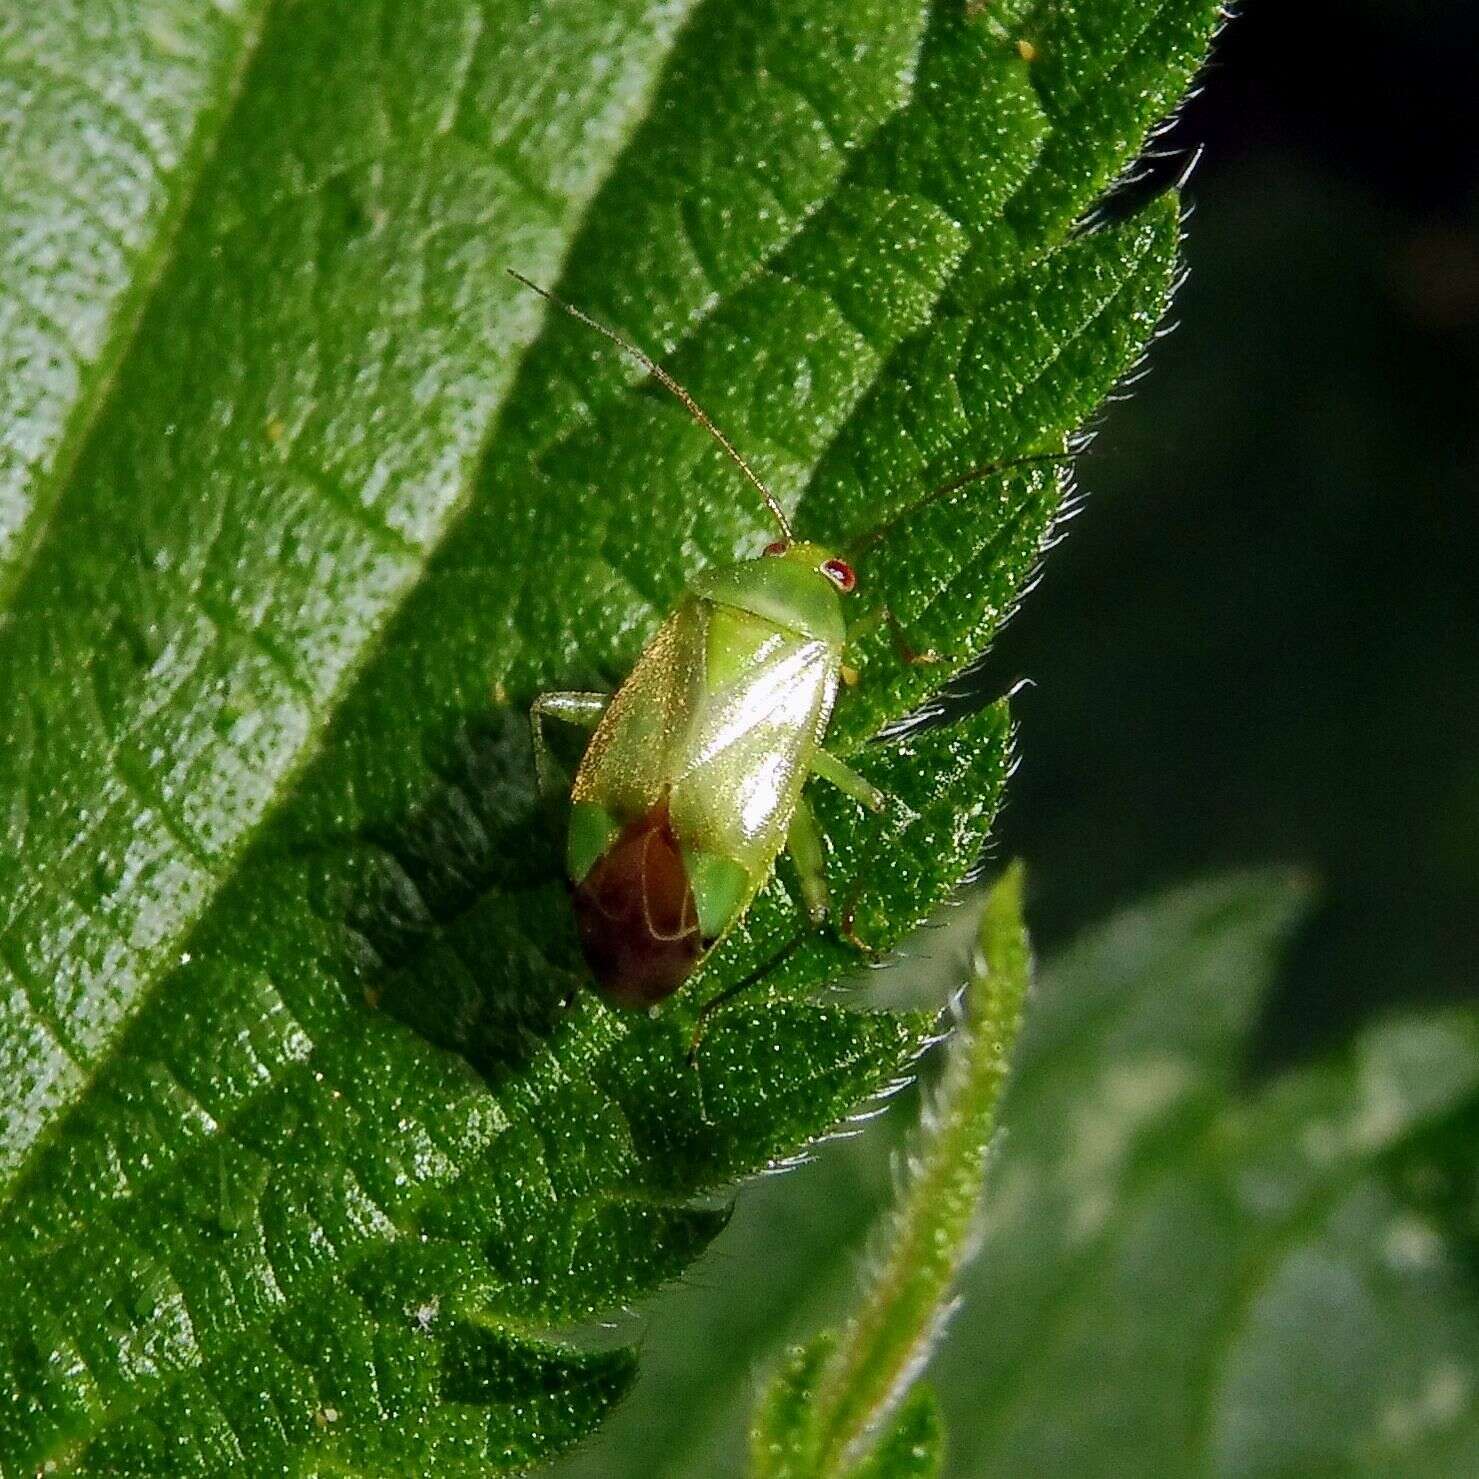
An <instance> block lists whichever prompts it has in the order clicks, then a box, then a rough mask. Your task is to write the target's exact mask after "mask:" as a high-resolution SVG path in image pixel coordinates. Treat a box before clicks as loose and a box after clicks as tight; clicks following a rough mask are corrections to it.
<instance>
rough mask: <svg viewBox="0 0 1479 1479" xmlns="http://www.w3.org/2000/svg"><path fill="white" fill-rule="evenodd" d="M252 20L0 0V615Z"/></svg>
mask: <svg viewBox="0 0 1479 1479" xmlns="http://www.w3.org/2000/svg"><path fill="white" fill-rule="evenodd" d="M264 9H265V5H264V3H263V0H239V3H230V4H220V5H196V4H192V3H190V0H156V3H154V4H150V5H133V6H124V5H114V6H110V7H107V9H106V11H105V12H103V13H100V12H99V10H98V7H96V6H95V5H89V4H88V3H87V0H58V3H56V4H47V5H44V6H35V5H27V4H25V3H24V0H6V3H5V4H4V5H0V180H3V181H4V187H3V189H0V429H3V430H0V606H3V603H4V602H5V601H6V600H7V599H8V598H9V596H10V594H11V592H12V590H13V587H14V584H15V582H16V580H17V579H18V578H19V576H20V573H21V571H22V569H23V568H24V565H25V562H26V560H27V559H28V557H29V555H30V552H31V549H32V545H33V542H34V541H35V540H37V539H39V538H40V536H41V533H42V531H43V530H44V528H45V525H46V520H47V518H48V517H49V515H50V513H51V511H52V508H53V506H54V505H55V502H56V500H57V498H58V496H59V495H60V492H61V489H62V487H63V485H64V484H65V483H66V481H67V479H68V477H69V476H70V474H71V471H72V468H73V466H74V464H75V462H76V459H77V457H78V455H79V453H80V451H81V449H82V447H83V444H84V443H85V441H86V439H87V435H88V432H89V430H90V428H91V426H92V423H93V421H94V418H95V417H96V416H97V414H98V412H99V409H100V408H101V406H102V404H103V402H104V400H105V399H106V397H107V394H108V389H109V384H110V382H111V380H112V377H113V376H114V374H115V373H116V372H117V369H118V366H119V364H120V362H121V360H122V359H123V357H124V355H125V354H126V352H127V349H128V345H129V340H130V338H131V337H132V335H133V332H134V330H135V328H136V327H137V325H138V322H139V318H140V316H141V314H142V313H143V311H144V308H145V305H146V304H147V302H148V299H149V296H150V293H151V292H152V291H153V289H154V287H155V284H156V282H157V280H158V278H159V275H160V273H161V271H162V270H163V269H164V267H165V266H166V265H167V263H168V260H169V257H170V253H171V248H172V245H173V241H174V237H175V234H176V233H177V232H178V230H179V227H180V222H181V219H182V217H183V215H184V213H185V209H186V207H187V205H188V203H189V201H190V198H191V196H192V194H193V192H194V190H195V188H196V186H197V185H198V182H199V179H200V175H201V173H202V170H203V168H204V167H205V164H206V161H207V160H208V159H209V157H210V155H211V153H212V151H213V150H214V148H215V145H216V140H217V138H218V137H219V134H220V131H221V127H222V125H223V123H224V121H225V118H226V116H227V113H228V111H229V108H230V104H231V100H232V98H233V96H234V95H235V93H236V91H237V89H238V88H239V86H240V85H241V79H242V75H243V73H244V71H245V69H246V67H247V65H248V63H249V61H250V59H251V56H252V53H253V51H254V49H255V47H256V45H257V42H258V39H259V37H260V34H261V26H262V13H263V11H264Z"/></svg>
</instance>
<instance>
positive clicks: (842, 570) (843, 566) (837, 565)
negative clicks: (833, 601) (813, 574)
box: [822, 560, 858, 592]
mask: <svg viewBox="0 0 1479 1479" xmlns="http://www.w3.org/2000/svg"><path fill="white" fill-rule="evenodd" d="M822 574H823V575H825V576H826V577H827V579H828V580H830V581H831V582H832V584H833V585H835V586H836V587H837V589H838V590H840V591H843V592H847V591H850V590H852V589H853V587H854V586H856V585H857V583H858V577H857V576H856V575H855V574H853V568H852V566H851V565H849V564H848V563H847V561H846V560H828V561H826V562H825V563H824V564H823V566H822Z"/></svg>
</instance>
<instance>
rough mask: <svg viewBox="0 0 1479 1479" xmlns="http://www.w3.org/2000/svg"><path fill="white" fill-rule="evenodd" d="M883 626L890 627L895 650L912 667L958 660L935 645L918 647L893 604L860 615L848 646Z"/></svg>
mask: <svg viewBox="0 0 1479 1479" xmlns="http://www.w3.org/2000/svg"><path fill="white" fill-rule="evenodd" d="M881 626H886V627H887V628H888V631H889V636H890V637H892V638H893V644H894V651H895V652H897V653H898V654H899V659H900V661H901V662H906V663H908V664H909V665H910V666H911V667H914V666H923V665H926V664H930V663H940V662H951V661H955V660H956V659H955V658H954V656H953V655H952V654H950V653H946V652H936V651H935V649H934V648H933V647H916V646H915V645H914V643H913V642H912V641H910V639H909V633H908V632H907V631H906V630H905V629H904V624H903V622H901V621H900V620H899V618H898V617H897V616H895V615H894V610H893V607H892V606H875V607H873V609H872V610H871V611H869V612H867V613H866V614H864V615H863V616H861V617H859V618H858V620H857V621H855V622H854V623H853V625H852V626H851V627H850V628H849V629H848V633H847V642H848V646H849V647H851V646H852V645H853V644H854V643H856V642H857V641H858V640H859V639H861V638H863V637H866V636H868V635H869V634H870V633H872V632H876V631H877V630H878V628H879V627H881Z"/></svg>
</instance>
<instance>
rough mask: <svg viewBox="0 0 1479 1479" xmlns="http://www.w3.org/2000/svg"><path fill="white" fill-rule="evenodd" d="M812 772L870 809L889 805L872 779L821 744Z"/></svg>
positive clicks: (815, 751)
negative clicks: (866, 777) (860, 773)
mask: <svg viewBox="0 0 1479 1479" xmlns="http://www.w3.org/2000/svg"><path fill="white" fill-rule="evenodd" d="M811 773H812V774H813V775H816V776H820V777H821V778H822V779H823V780H824V781H826V782H827V784H828V785H832V786H836V787H837V789H838V790H839V791H841V792H842V794H843V795H844V796H851V797H852V799H853V800H854V801H856V802H857V803H858V805H859V806H866V807H867V808H868V810H869V811H882V810H883V809H884V807H885V806H887V805H888V796H887V795H886V794H885V793H884V792H882V791H880V790H879V789H878V787H877V786H875V785H874V784H873V782H872V781H870V780H865V779H864V778H863V777H862V776H860V775H859V774H858V773H857V771H855V770H854V769H853V768H852V767H851V766H850V765H844V764H843V763H842V761H840V760H839V759H838V758H837V757H836V756H835V755H833V754H831V753H830V752H829V751H827V750H824V749H823V748H822V747H821V746H820V745H818V746H817V747H816V749H815V750H813V751H812V755H811ZM798 814H799V808H798ZM813 826H815V823H813Z"/></svg>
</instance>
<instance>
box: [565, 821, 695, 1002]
mask: <svg viewBox="0 0 1479 1479" xmlns="http://www.w3.org/2000/svg"><path fill="white" fill-rule="evenodd" d="M575 922H576V927H577V928H578V929H579V931H580V943H581V946H582V947H583V948H584V950H585V958H586V961H587V963H588V964H589V966H590V968H591V973H592V974H593V975H594V976H595V978H596V985H597V986H598V987H599V988H600V990H601V994H602V995H603V996H605V997H606V999H607V1000H608V1001H610V1002H611V1003H613V1005H615V1006H619V1007H636V1008H641V1007H649V1006H652V1005H654V1004H655V1003H656V1002H659V1001H662V1000H663V999H664V998H665V997H668V996H671V995H672V994H673V992H675V991H676V990H677V989H678V988H679V987H680V986H681V985H682V984H683V982H684V981H685V980H687V979H688V976H689V973H690V972H691V971H692V970H693V967H694V966H695V965H696V964H697V963H698V958H699V956H700V955H702V954H703V948H704V947H703V940H702V939H701V937H700V935H699V929H698V908H697V906H696V905H695V904H694V901H693V889H692V888H691V887H690V886H689V882H688V870H687V868H686V867H685V866H684V863H683V854H682V851H681V850H680V849H679V847H678V839H677V838H676V837H674V836H673V828H672V824H671V822H670V821H669V819H668V802H667V797H666V796H664V797H663V798H662V799H661V800H660V801H658V802H657V803H656V804H655V805H654V806H653V807H652V808H651V809H650V810H649V811H648V812H647V813H646V815H645V816H641V817H638V818H637V820H636V821H634V822H629V823H628V824H627V825H626V826H625V827H624V828H623V829H622V831H621V833H620V835H619V836H618V837H617V839H616V841H615V842H613V843H612V844H611V846H610V847H608V848H607V849H606V851H605V852H604V853H603V854H602V855H601V857H600V858H599V859H598V860H597V862H596V865H595V866H594V867H593V868H592V869H591V871H590V872H589V873H587V874H586V876H585V879H584V881H583V882H582V883H581V884H580V886H579V887H578V888H577V889H576V890H575Z"/></svg>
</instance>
